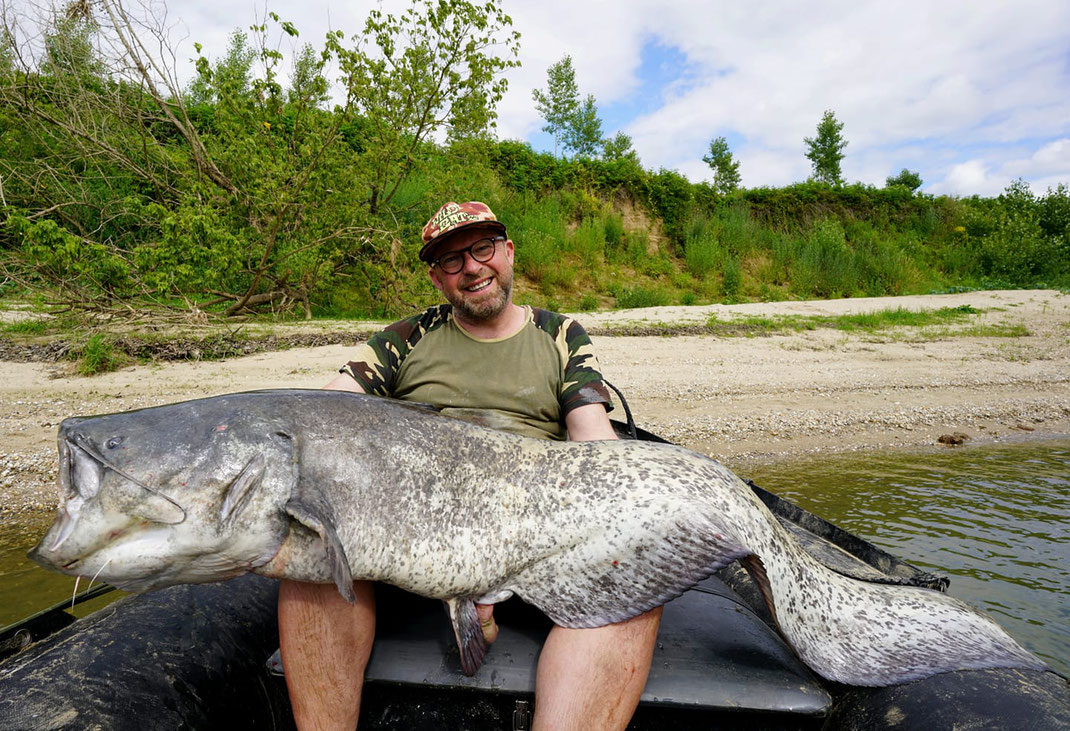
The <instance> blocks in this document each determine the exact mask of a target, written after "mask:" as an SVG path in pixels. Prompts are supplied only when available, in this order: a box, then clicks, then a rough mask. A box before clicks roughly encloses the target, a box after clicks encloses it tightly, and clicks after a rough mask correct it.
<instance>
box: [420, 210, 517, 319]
mask: <svg viewBox="0 0 1070 731" xmlns="http://www.w3.org/2000/svg"><path fill="white" fill-rule="evenodd" d="M500 235H501V234H500V233H498V232H497V231H495V230H492V229H488V228H473V229H472V230H467V231H466V230H461V231H458V232H457V233H455V234H454V235H453V236H450V237H449V238H448V239H446V241H444V242H443V243H441V244H439V245H438V246H437V247H436V248H435V251H434V252H433V254H432V257H433V258H435V259H437V258H438V257H440V256H442V255H443V254H448V253H449V252H451V251H460V250H461V249H466V248H468V247H469V246H471V245H472V244H474V243H475V242H476V241H479V240H480V239H486V238H493V237H495V236H500ZM428 273H429V274H430V275H431V281H432V282H434V284H435V286H436V287H437V288H438V290H439V291H440V292H442V294H443V296H444V297H445V298H446V301H447V302H449V303H450V304H451V305H453V308H454V310H455V311H456V313H457V314H458V315H460V317H461V319H467V320H475V321H485V320H492V319H494V318H495V317H497V316H498V315H500V314H501V313H502V312H504V311H505V308H506V307H507V306H508V305H509V302H510V296H511V294H512V290H513V242H512V241H508V240H506V241H501V242H499V243H498V245H497V246H496V247H495V249H494V256H493V257H491V259H490V261H485V262H478V261H476V260H475V259H473V258H472V257H471V255H470V254H465V255H464V267H463V268H462V269H461V271H459V272H457V273H456V274H447V273H446V272H444V271H442V268H441V267H437V266H432V267H431V268H430V270H429V271H428Z"/></svg>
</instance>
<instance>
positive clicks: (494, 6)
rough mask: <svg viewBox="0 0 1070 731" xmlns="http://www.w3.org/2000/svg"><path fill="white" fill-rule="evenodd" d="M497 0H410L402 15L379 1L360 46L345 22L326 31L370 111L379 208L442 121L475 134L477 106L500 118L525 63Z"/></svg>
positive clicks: (371, 170)
mask: <svg viewBox="0 0 1070 731" xmlns="http://www.w3.org/2000/svg"><path fill="white" fill-rule="evenodd" d="M511 24H512V20H511V19H510V18H509V16H508V15H506V14H505V13H504V11H502V9H501V7H500V6H499V4H498V3H497V2H496V1H495V0H490V1H488V2H486V3H473V2H468V0H412V6H411V7H410V8H409V9H408V10H406V11H405V12H403V13H402V14H401V15H400V16H399V17H395V16H393V15H391V14H386V15H384V14H383V13H382V12H381V11H379V10H372V11H371V12H370V13H369V15H368V20H367V22H366V23H365V26H364V32H363V33H362V34H360V35H358V36H356V37H355V40H356V44H357V45H356V46H355V47H354V48H352V49H347V48H345V47H343V46H342V39H343V35H342V33H341V31H334V32H332V33H329V34H328V36H327V50H328V51H329V52H332V53H334V54H336V56H337V58H338V59H339V62H340V65H341V69H342V72H343V76H344V82H345V86H346V88H347V90H348V92H349V100H348V101H349V104H350V106H351V108H352V110H353V111H354V112H356V113H357V114H359V115H361V116H362V117H363V118H364V120H365V127H366V130H367V133H368V136H367V138H366V139H365V140H364V150H365V154H364V156H363V162H364V169H365V170H366V171H367V175H366V178H365V184H366V185H367V186H368V189H369V199H368V206H369V209H370V210H371V212H372V213H376V212H378V210H379V208H380V207H381V206H383V205H385V204H387V203H389V201H390V200H391V199H392V198H393V196H394V194H395V193H396V192H397V190H398V188H399V186H400V185H401V183H402V182H403V181H404V180H405V179H406V178H407V177H408V176H409V175H410V174H411V173H412V172H413V171H414V170H415V169H417V168H418V167H420V166H421V165H423V164H424V163H426V162H427V156H426V155H422V154H421V149H422V148H423V143H425V142H426V141H428V140H429V139H430V138H431V136H432V135H433V134H434V133H435V132H436V131H437V130H439V129H441V128H443V127H449V128H452V129H454V130H457V131H459V132H460V133H461V134H462V136H463V135H469V134H470V133H471V132H472V128H473V127H474V126H475V125H473V124H472V123H471V119H470V115H476V116H477V117H479V119H480V121H481V123H482V124H484V125H490V126H493V124H494V121H495V119H496V117H497V113H496V112H495V111H494V109H495V106H496V105H497V103H498V102H499V101H500V100H501V98H502V96H503V95H504V93H505V90H506V87H507V86H508V82H507V81H506V80H505V79H504V78H503V77H502V75H503V74H504V72H505V70H506V69H509V68H513V67H515V66H519V65H520V62H519V61H517V60H516V56H517V55H518V53H519V39H520V34H519V33H517V32H515V31H514V32H511V33H510V32H507V28H508V27H509V26H510V25H511Z"/></svg>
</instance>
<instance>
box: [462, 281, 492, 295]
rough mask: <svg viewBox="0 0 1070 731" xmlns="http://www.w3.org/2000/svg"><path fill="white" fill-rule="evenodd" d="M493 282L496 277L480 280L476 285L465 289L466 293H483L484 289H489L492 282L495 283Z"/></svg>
mask: <svg viewBox="0 0 1070 731" xmlns="http://www.w3.org/2000/svg"><path fill="white" fill-rule="evenodd" d="M493 281H494V277H487V278H485V279H480V280H479V281H478V282H476V283H475V284H471V285H469V286H467V287H464V291H465V292H470V293H473V294H474V293H476V292H482V291H483V290H484V289H486V288H487V287H489V286H490V284H491V282H493Z"/></svg>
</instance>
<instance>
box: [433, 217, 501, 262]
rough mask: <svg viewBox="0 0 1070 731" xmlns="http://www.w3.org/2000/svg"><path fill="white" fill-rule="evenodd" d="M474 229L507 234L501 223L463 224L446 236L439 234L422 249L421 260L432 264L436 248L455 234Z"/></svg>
mask: <svg viewBox="0 0 1070 731" xmlns="http://www.w3.org/2000/svg"><path fill="white" fill-rule="evenodd" d="M474 228H488V229H491V230H492V231H499V232H501V233H503V234H504V233H505V224H504V223H502V222H501V221H472V222H471V223H466V224H463V225H461V226H456V227H454V228H451V229H450V230H449V231H447V232H446V233H444V234H439V235H438V236H436V237H435V238H433V239H431V240H430V241H428V242H427V243H426V244H424V246H423V248H422V249H420V260H421V261H423V262H426V263H428V264H430V263H431V254H432V253H434V250H435V247H436V246H438V245H439V244H441V243H442V242H443V241H446V240H447V239H449V238H450V237H451V236H454V235H455V234H457V233H459V232H461V231H465V230H467V229H474Z"/></svg>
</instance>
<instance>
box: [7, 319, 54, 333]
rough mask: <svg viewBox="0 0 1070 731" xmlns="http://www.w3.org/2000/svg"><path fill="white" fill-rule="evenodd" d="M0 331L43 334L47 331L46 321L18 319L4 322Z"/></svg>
mask: <svg viewBox="0 0 1070 731" xmlns="http://www.w3.org/2000/svg"><path fill="white" fill-rule="evenodd" d="M0 332H3V333H5V334H9V335H44V334H45V333H46V332H48V323H47V322H45V321H44V320H18V321H16V322H9V323H6V324H4V326H3V327H2V328H0Z"/></svg>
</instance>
